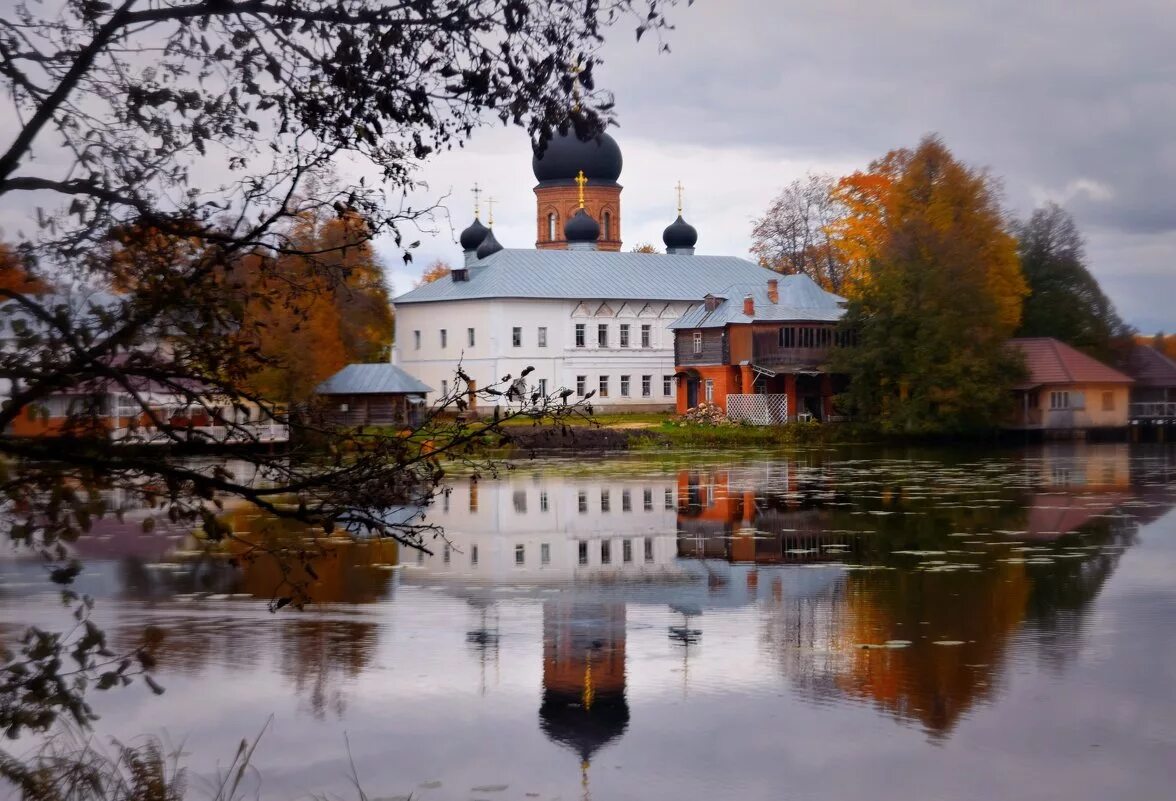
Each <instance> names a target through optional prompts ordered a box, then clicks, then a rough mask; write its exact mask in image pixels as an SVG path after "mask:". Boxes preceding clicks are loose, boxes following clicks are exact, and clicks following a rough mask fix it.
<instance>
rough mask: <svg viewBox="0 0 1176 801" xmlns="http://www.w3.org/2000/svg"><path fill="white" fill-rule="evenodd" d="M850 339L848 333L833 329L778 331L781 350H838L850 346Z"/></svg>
mask: <svg viewBox="0 0 1176 801" xmlns="http://www.w3.org/2000/svg"><path fill="white" fill-rule="evenodd" d="M851 339H852V337H851V336H850V335H849V334H848V333H846V332H844V331H838V330H837V329H835V328H813V327H811V326H810V327H801V328H797V327H794V326H784V327H783V328H781V329H780V331H779V343H780V347H782V348H828V347H831V346H833V345H836V346H837V347H839V348H840V347H845V346H847V345H850V344H852V343H851Z"/></svg>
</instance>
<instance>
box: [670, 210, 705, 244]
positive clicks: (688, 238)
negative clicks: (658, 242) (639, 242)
mask: <svg viewBox="0 0 1176 801" xmlns="http://www.w3.org/2000/svg"><path fill="white" fill-rule="evenodd" d="M697 241H698V231H696V230H694V226H693V225H691V224H690V223H688V222H686V221H685V220H683V219H682V215H681V214H679V215H678V219H676V220H674V221H673V222H672V223H670V224H669V225H667V226H666V230H664V231H662V242H665V243H666V248H692V247H694V243H695V242H697Z"/></svg>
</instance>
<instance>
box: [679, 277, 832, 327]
mask: <svg viewBox="0 0 1176 801" xmlns="http://www.w3.org/2000/svg"><path fill="white" fill-rule="evenodd" d="M774 277H776V278H777V281H778V282H779V283H778V288H777V294H776V302H774V303H773V302H772V299H771V298H770V297H768V287H767V284H766V283H756V284H742V285H740V284H735V285H732V286H729V287H727V288H726V289H724V290H722V291H720V292H712V293H711V294H712V295H714V296H715V297H718V298H722V299H723V300H722V302H720V303H719V305H718V306H717V307H716V308H715V310H714V311H707V310H706V305H705V304H700V305H698V306H695V307H693V308H691V309H690V310H689V311H687V312H686V313H685V314H683V315H682V316H681V317H679V318H678V319H677V320H675V321H674V322H673V323H671V324H670V328H723V327H725V326H727V325H729V324H731V323H753V322H754V323H758V322H767V321H779V322H783V321H796V322H816V323H835V322H837V321H838V320H840V319H841V316H842V315H843V314H845V306H844V304H845V298H843V297H841V296H840V295H834V294H833V293H832V292H826V291H825V290H824V289H821V288H820V287H819V286H817V283H816V282H815V281H814V280H813V279H811V278H809V277H808V276H807V275H781V276H774ZM748 295H751V297H752V300H753V302H754V304H755V315H754V316H752V317H749V316H747V315H746V314H744V313H743V300H744V298H746V297H747V296H748Z"/></svg>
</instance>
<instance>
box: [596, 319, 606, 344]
mask: <svg viewBox="0 0 1176 801" xmlns="http://www.w3.org/2000/svg"><path fill="white" fill-rule="evenodd" d="M596 347H598V348H607V347H608V323H597V324H596Z"/></svg>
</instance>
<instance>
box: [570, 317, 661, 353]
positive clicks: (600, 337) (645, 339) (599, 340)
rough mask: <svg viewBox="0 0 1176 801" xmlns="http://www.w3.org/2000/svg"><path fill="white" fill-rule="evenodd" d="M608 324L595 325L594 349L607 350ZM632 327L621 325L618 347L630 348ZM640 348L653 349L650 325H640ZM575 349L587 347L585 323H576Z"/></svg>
mask: <svg viewBox="0 0 1176 801" xmlns="http://www.w3.org/2000/svg"><path fill="white" fill-rule="evenodd" d="M609 328H610V326H609V324H608V323H597V325H596V347H598V348H607V347H608V343H609ZM631 331H632V326H631V325H629V323H621V325H620V337H619V338H620V343H619V347H622V348H631V347H633V341H632V336H631ZM639 343H640V347H642V348H652V347H653V325H652V324H650V323H642V324H641V334H640V340H639ZM576 347H577V348H586V347H588V325H587V324H586V323H576Z"/></svg>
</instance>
